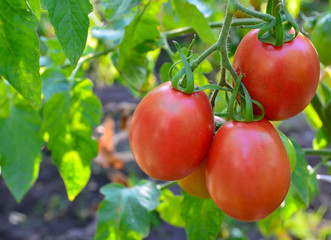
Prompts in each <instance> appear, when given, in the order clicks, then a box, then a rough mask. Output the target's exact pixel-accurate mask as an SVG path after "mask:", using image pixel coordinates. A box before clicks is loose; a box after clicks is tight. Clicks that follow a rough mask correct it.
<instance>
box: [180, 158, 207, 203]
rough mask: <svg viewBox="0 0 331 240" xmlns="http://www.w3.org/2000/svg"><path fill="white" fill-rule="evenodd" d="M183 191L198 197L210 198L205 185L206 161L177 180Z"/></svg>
mask: <svg viewBox="0 0 331 240" xmlns="http://www.w3.org/2000/svg"><path fill="white" fill-rule="evenodd" d="M177 183H178V185H179V186H180V187H181V188H182V189H183V190H185V192H187V193H189V194H191V195H193V196H195V197H199V198H210V195H209V192H208V189H207V185H206V161H203V162H202V163H201V164H200V166H199V167H198V168H197V169H196V170H194V172H193V173H191V174H190V175H188V176H186V177H184V178H182V179H180V180H178V181H177Z"/></svg>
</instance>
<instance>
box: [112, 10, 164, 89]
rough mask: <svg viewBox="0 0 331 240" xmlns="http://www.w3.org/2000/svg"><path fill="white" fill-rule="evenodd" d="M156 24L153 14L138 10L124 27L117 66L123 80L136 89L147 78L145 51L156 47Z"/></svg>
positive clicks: (142, 85)
mask: <svg viewBox="0 0 331 240" xmlns="http://www.w3.org/2000/svg"><path fill="white" fill-rule="evenodd" d="M158 25H159V22H158V20H157V18H156V16H155V15H153V14H151V13H149V12H140V13H139V14H137V15H136V17H135V19H134V20H133V21H132V23H131V24H130V25H128V26H127V27H126V28H125V35H124V38H123V41H122V44H121V46H120V52H119V58H118V61H117V68H118V70H119V72H120V74H121V76H122V77H123V79H124V80H125V82H127V83H128V84H129V85H130V86H131V87H133V88H134V89H136V90H141V89H143V87H144V85H145V82H146V80H147V78H148V74H149V71H148V69H147V67H148V59H147V56H146V53H147V52H148V51H151V50H154V49H155V48H157V47H158V39H159V37H160V33H159V31H158V29H157V26H158Z"/></svg>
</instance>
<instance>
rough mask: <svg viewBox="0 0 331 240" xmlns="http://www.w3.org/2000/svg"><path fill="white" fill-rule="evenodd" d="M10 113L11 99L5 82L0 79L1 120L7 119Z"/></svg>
mask: <svg viewBox="0 0 331 240" xmlns="http://www.w3.org/2000/svg"><path fill="white" fill-rule="evenodd" d="M9 113H10V99H9V97H8V95H7V87H6V84H5V82H3V81H2V80H1V79H0V119H1V118H5V117H7V116H8V115H9Z"/></svg>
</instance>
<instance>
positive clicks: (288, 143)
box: [277, 129, 296, 172]
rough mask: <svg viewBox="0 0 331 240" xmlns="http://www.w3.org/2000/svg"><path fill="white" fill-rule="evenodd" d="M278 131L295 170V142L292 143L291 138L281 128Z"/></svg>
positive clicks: (292, 168) (292, 169)
mask: <svg viewBox="0 0 331 240" xmlns="http://www.w3.org/2000/svg"><path fill="white" fill-rule="evenodd" d="M277 132H278V134H279V136H280V139H281V140H282V142H283V145H284V147H285V149H286V153H287V156H288V158H289V160H290V164H291V172H293V171H294V169H295V164H296V154H295V149H294V146H293V143H292V141H291V139H289V138H288V137H287V136H286V135H285V134H284V133H282V132H281V131H280V130H278V129H277Z"/></svg>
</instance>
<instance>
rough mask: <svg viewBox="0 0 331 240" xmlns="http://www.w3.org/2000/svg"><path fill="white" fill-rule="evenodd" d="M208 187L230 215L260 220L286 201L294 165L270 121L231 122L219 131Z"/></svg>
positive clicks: (210, 158)
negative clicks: (291, 164)
mask: <svg viewBox="0 0 331 240" xmlns="http://www.w3.org/2000/svg"><path fill="white" fill-rule="evenodd" d="M206 175H207V187H208V190H209V193H210V196H211V198H212V199H213V200H214V202H215V203H216V204H217V206H218V207H219V208H220V209H221V210H222V211H223V212H225V213H226V214H227V215H229V216H231V217H233V218H236V219H239V220H242V221H257V220H260V219H263V218H265V217H267V216H268V215H269V214H271V213H272V212H273V211H274V210H275V209H276V208H277V207H278V206H279V205H280V204H281V202H282V201H283V200H284V198H285V196H286V193H287V191H288V189H289V186H290V181H291V167H290V162H289V159H288V156H287V153H286V150H285V148H284V146H283V144H282V141H281V139H280V137H279V135H278V133H277V131H276V129H275V128H274V127H273V126H272V125H271V124H270V123H269V122H268V121H267V120H261V121H259V122H251V123H243V122H233V121H230V122H228V123H226V124H225V125H223V126H222V127H221V128H220V129H219V130H218V131H217V133H216V135H215V137H214V139H213V141H212V143H211V146H210V150H209V152H208V156H207V173H206Z"/></svg>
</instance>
